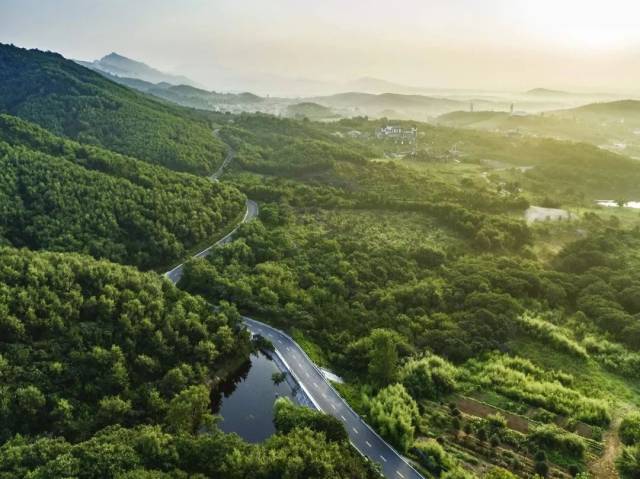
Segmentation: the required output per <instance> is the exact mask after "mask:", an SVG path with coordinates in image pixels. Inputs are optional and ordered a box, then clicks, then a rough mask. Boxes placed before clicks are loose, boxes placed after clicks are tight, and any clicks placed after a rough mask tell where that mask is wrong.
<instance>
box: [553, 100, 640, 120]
mask: <svg viewBox="0 0 640 479" xmlns="http://www.w3.org/2000/svg"><path fill="white" fill-rule="evenodd" d="M565 113H573V114H580V113H595V114H600V115H611V116H615V117H618V118H619V119H623V118H625V117H627V116H632V117H637V116H640V101H638V100H619V101H611V102H599V103H591V104H589V105H584V106H581V107H578V108H573V109H572V110H565Z"/></svg>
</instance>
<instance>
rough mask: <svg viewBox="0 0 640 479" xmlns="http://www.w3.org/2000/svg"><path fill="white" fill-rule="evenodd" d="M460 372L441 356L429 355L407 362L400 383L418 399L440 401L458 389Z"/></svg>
mask: <svg viewBox="0 0 640 479" xmlns="http://www.w3.org/2000/svg"><path fill="white" fill-rule="evenodd" d="M457 376H458V370H457V368H456V367H455V366H453V365H452V364H451V363H449V362H448V361H445V360H444V359H442V358H441V357H440V356H435V355H429V356H425V357H423V358H420V359H412V360H410V361H409V362H407V363H406V364H405V365H404V366H403V368H402V370H401V371H400V381H401V382H402V384H403V385H404V386H405V387H406V388H407V390H408V391H409V393H410V394H411V396H413V397H414V398H416V399H438V398H440V397H442V396H443V395H445V394H449V393H451V392H453V391H454V390H455V389H456V378H457Z"/></svg>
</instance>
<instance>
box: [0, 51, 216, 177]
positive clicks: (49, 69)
mask: <svg viewBox="0 0 640 479" xmlns="http://www.w3.org/2000/svg"><path fill="white" fill-rule="evenodd" d="M0 83H1V84H2V89H1V90H0V111H3V112H6V113H9V114H12V115H15V116H18V117H20V118H23V119H25V120H28V121H31V122H34V123H37V124H38V125H40V126H42V127H44V128H46V129H48V130H50V131H51V132H52V133H55V134H56V135H62V136H66V137H68V138H71V139H74V140H77V141H80V142H82V143H84V144H88V145H95V146H102V147H105V148H108V149H110V150H113V151H115V152H118V153H122V154H125V155H130V156H134V157H136V158H140V159H142V160H145V161H148V162H150V163H155V164H159V165H163V166H166V167H167V168H171V169H173V170H177V171H189V172H192V173H197V174H206V173H212V172H213V171H215V170H216V168H217V166H218V165H219V164H220V163H221V162H222V159H223V157H224V145H223V144H222V143H221V142H220V141H219V140H217V139H216V138H215V136H214V135H213V134H212V131H211V129H210V128H209V125H208V124H207V122H206V121H203V120H202V119H201V118H199V116H198V115H197V114H196V113H194V112H192V111H190V110H188V109H184V108H181V107H178V106H175V105H172V104H169V103H161V102H160V101H158V100H154V99H153V98H152V97H147V96H145V95H143V94H140V93H137V92H134V91H133V90H130V89H128V88H126V87H124V86H121V85H118V84H117V83H114V82H111V81H109V80H107V79H106V78H104V77H103V76H102V75H100V74H98V73H95V72H93V71H91V70H89V69H87V68H84V67H82V66H80V65H78V64H76V63H75V62H73V61H71V60H67V59H65V58H63V57H62V56H61V55H58V54H56V53H48V52H41V51H38V50H25V49H21V48H17V47H14V46H12V45H3V44H0Z"/></svg>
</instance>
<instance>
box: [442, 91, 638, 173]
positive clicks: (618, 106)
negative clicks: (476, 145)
mask: <svg viewBox="0 0 640 479" xmlns="http://www.w3.org/2000/svg"><path fill="white" fill-rule="evenodd" d="M437 123H438V124H441V125H447V126H451V127H464V128H474V129H481V130H495V131H501V132H509V133H514V132H515V133H518V134H524V135H530V136H544V137H549V138H556V139H561V140H571V141H578V142H586V143H591V144H592V145H595V146H598V147H600V148H602V149H605V150H609V151H613V152H616V153H620V154H624V155H627V156H630V157H632V158H634V159H636V160H637V159H640V101H637V100H621V101H613V102H598V103H589V104H586V105H583V106H579V107H576V108H570V109H563V110H553V111H547V112H544V113H542V114H539V115H524V116H521V115H515V116H511V115H509V114H507V113H500V112H482V111H478V112H455V113H447V114H445V115H441V116H440V117H438V118H437Z"/></svg>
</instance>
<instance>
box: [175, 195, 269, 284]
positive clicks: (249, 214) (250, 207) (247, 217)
mask: <svg viewBox="0 0 640 479" xmlns="http://www.w3.org/2000/svg"><path fill="white" fill-rule="evenodd" d="M258 211H259V210H258V204H257V203H256V202H255V201H251V200H247V202H246V210H245V213H244V217H243V218H242V221H241V222H240V224H238V226H236V227H235V228H234V229H233V231H231V232H230V233H229V234H227V235H226V236H225V237H224V238H222V239H220V240H218V241H217V242H215V243H214V244H212V245H211V246H209V247H208V248H207V249H205V250H202V251H200V252H199V253H198V254H196V255H194V256H193V257H194V258H206V257H207V256H209V255H210V254H211V251H213V248H215V247H216V246H219V245H223V244H226V243H229V242H230V241H232V240H233V236H234V234H235V233H236V231H237V230H238V228H239V227H240V225H241V224H242V223H247V222H249V221H251V220H252V219H254V218H255V217H256V216H258ZM183 272H184V263H182V264H179V265H178V266H176V267H175V268H173V269H172V270H171V271H167V272H166V273H165V274H164V275H165V276H166V277H167V278H169V280H171V282H172V283H173V284H177V283H178V281H180V278H182V273H183Z"/></svg>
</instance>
